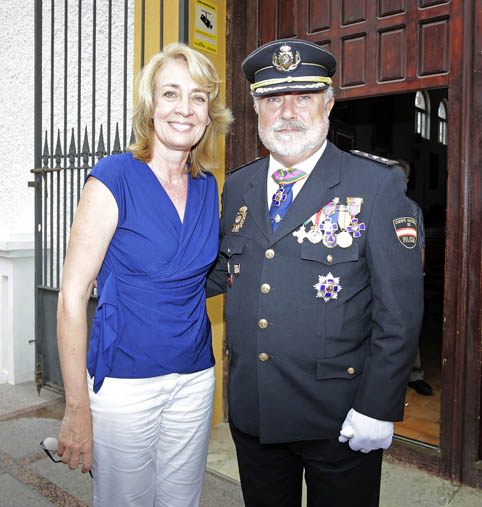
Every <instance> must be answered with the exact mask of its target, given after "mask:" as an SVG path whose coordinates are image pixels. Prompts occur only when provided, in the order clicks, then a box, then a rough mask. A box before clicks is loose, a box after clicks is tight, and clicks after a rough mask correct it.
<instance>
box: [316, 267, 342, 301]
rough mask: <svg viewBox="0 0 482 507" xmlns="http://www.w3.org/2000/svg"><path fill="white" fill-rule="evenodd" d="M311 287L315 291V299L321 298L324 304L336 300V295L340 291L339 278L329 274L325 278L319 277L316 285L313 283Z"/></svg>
mask: <svg viewBox="0 0 482 507" xmlns="http://www.w3.org/2000/svg"><path fill="white" fill-rule="evenodd" d="M313 287H314V288H315V289H316V297H317V298H322V299H323V300H324V301H325V302H328V301H331V300H333V299H338V293H339V292H340V291H341V289H342V287H341V285H340V277H338V276H333V275H332V273H331V272H330V273H328V274H327V275H326V276H321V275H319V276H318V283H315V285H313Z"/></svg>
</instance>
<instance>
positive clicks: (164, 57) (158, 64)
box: [127, 42, 233, 177]
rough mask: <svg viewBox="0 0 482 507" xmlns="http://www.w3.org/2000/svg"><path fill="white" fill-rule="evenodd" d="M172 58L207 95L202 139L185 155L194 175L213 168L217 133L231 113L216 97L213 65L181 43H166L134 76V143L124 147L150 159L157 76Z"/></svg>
mask: <svg viewBox="0 0 482 507" xmlns="http://www.w3.org/2000/svg"><path fill="white" fill-rule="evenodd" d="M176 59H180V60H183V61H185V62H186V63H187V66H188V69H189V73H190V74H191V77H192V78H193V80H194V81H195V82H196V83H197V84H198V85H199V86H200V88H201V89H202V90H203V91H204V92H205V93H207V95H208V115H209V118H210V120H211V121H210V122H209V125H208V126H207V127H206V130H205V131H204V134H203V136H202V138H201V139H200V140H199V142H198V143H197V144H196V145H195V146H194V147H193V148H192V149H191V152H190V154H189V171H190V173H191V176H193V177H196V176H197V175H199V174H202V171H203V170H211V169H214V168H215V167H217V165H218V161H217V157H216V151H217V139H218V136H219V135H221V134H225V133H226V132H227V131H228V129H229V126H230V125H231V122H232V121H233V116H232V114H231V111H230V110H229V109H228V108H226V106H225V105H224V104H223V102H222V101H221V97H220V96H219V91H220V84H221V80H220V79H219V77H218V74H217V72H216V68H215V67H214V65H213V64H212V62H211V61H210V60H209V59H208V58H207V57H205V56H204V55H202V54H201V53H199V52H198V51H195V50H194V49H191V48H190V47H189V46H186V45H185V44H182V43H178V42H173V43H171V44H168V45H167V46H166V47H165V48H164V49H163V50H162V51H161V52H160V53H157V54H156V55H154V56H153V57H152V58H151V60H150V61H149V63H148V64H147V65H146V66H145V67H144V68H143V69H142V72H141V74H140V76H139V78H138V96H137V101H136V104H135V106H134V114H133V117H132V127H133V129H134V135H135V138H136V142H135V143H133V144H131V145H130V146H128V148H127V149H128V150H129V151H131V152H132V154H133V156H134V157H135V158H136V159H138V160H142V161H143V162H150V161H151V160H152V157H153V152H152V148H153V134H154V125H153V122H152V116H153V114H154V108H155V104H154V95H155V91H156V83H157V78H158V76H159V73H160V72H161V71H162V69H163V67H164V65H165V64H166V62H168V61H169V60H176Z"/></svg>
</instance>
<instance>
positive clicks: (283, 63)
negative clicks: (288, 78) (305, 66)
mask: <svg viewBox="0 0 482 507" xmlns="http://www.w3.org/2000/svg"><path fill="white" fill-rule="evenodd" d="M300 62H301V56H300V53H299V52H298V51H296V53H295V56H293V53H292V51H291V47H290V46H281V47H280V48H279V52H278V54H276V53H274V55H273V66H274V67H275V69H276V70H277V71H279V72H291V71H292V70H295V69H296V68H297V67H298V65H299V64H300Z"/></svg>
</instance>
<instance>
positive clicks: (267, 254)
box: [264, 248, 274, 259]
mask: <svg viewBox="0 0 482 507" xmlns="http://www.w3.org/2000/svg"><path fill="white" fill-rule="evenodd" d="M264 256H265V257H266V258H267V259H272V258H273V257H274V250H273V249H271V248H269V249H268V250H266V252H264Z"/></svg>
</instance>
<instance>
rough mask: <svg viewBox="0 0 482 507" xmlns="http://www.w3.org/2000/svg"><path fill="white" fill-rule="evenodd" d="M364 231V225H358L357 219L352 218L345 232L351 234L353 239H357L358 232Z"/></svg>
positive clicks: (359, 234) (359, 233)
mask: <svg viewBox="0 0 482 507" xmlns="http://www.w3.org/2000/svg"><path fill="white" fill-rule="evenodd" d="M364 230H365V224H364V223H361V224H359V223H358V218H352V219H351V224H350V225H349V226H348V227H347V231H348V232H351V233H352V234H353V237H354V238H359V237H360V236H361V232H360V231H364Z"/></svg>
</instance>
